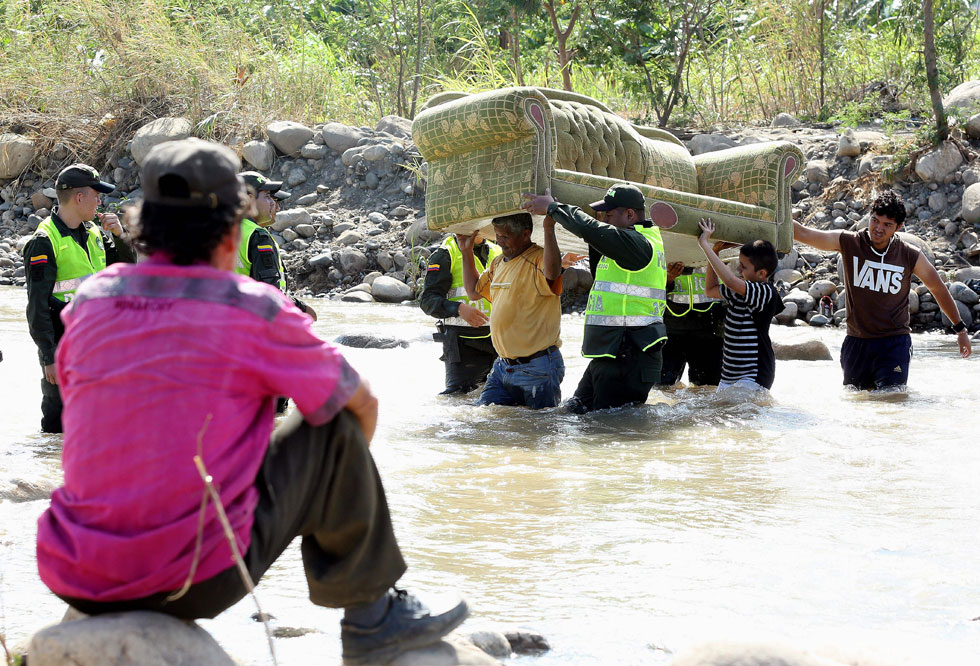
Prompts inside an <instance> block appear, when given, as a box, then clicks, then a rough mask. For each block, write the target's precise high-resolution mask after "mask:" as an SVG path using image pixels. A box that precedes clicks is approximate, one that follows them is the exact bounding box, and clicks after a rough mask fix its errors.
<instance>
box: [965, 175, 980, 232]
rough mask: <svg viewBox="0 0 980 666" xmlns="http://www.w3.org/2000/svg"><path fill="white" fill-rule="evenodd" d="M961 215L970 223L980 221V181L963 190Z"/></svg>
mask: <svg viewBox="0 0 980 666" xmlns="http://www.w3.org/2000/svg"><path fill="white" fill-rule="evenodd" d="M960 217H962V218H963V219H964V220H966V221H967V222H969V223H970V224H976V223H977V222H980V183H973V184H972V185H970V186H969V187H968V188H966V189H965V190H964V191H963V201H962V202H961V203H960Z"/></svg>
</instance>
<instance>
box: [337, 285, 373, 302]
mask: <svg viewBox="0 0 980 666" xmlns="http://www.w3.org/2000/svg"><path fill="white" fill-rule="evenodd" d="M340 300H342V301H344V302H345V303H374V297H372V296H371V294H370V293H369V292H366V291H364V290H363V289H356V288H355V289H351V290H350V291H347V292H345V293H344V295H343V296H341V297H340Z"/></svg>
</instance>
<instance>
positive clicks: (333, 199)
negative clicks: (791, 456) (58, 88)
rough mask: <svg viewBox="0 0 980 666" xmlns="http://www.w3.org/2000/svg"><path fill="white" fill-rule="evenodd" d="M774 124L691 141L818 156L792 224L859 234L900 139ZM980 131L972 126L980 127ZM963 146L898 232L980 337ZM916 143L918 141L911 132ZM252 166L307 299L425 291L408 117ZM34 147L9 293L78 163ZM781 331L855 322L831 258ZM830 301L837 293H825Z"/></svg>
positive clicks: (976, 143)
mask: <svg viewBox="0 0 980 666" xmlns="http://www.w3.org/2000/svg"><path fill="white" fill-rule="evenodd" d="M773 125H774V126H773V127H770V128H739V129H734V130H726V129H723V128H717V131H714V132H712V133H708V134H688V135H687V139H688V140H687V144H688V146H689V148H690V149H691V152H692V153H693V154H699V153H703V152H708V151H711V150H720V149H724V148H728V147H732V146H737V145H746V144H750V143H757V142H760V141H769V140H789V141H792V142H793V143H795V144H797V145H799V146H800V148H801V149H802V150H803V151H804V154H805V155H806V157H807V166H806V170H805V173H804V175H803V176H802V177H801V178H800V179H799V180H798V181H797V182H796V183H794V184H793V188H792V190H793V216H794V218H796V219H799V220H800V221H802V222H804V223H805V224H807V225H810V226H815V227H817V228H822V229H852V230H853V229H861V228H864V227H866V226H867V224H868V220H869V210H868V206H869V204H870V201H871V199H872V197H873V195H874V192H875V191H877V190H878V189H880V188H881V187H882V186H883V180H884V178H883V173H882V169H883V168H885V167H887V166H888V165H890V164H892V163H893V156H892V155H891V154H890V153H889V152H888V151H889V150H891V146H894V145H896V140H897V139H901V138H902V135H901V134H899V135H897V136H896V135H893V136H887V135H886V134H885V133H884V132H880V131H875V130H874V129H867V130H864V131H857V132H855V131H853V130H845V131H840V130H838V129H833V128H828V129H822V128H812V127H804V126H801V125H799V124H798V123H797V122H796V121H795V120H794V119H793V118H792V117H790V116H787V115H786V114H781V115H780V116H779V117H777V119H776V120H775V121H774V123H773ZM974 129H975V130H976V131H974ZM192 130H193V126H192V124H191V122H190V121H189V120H187V119H183V118H161V119H158V120H155V121H152V122H150V123H148V124H147V125H145V126H144V127H142V128H141V129H139V130H138V131H137V132H136V134H135V136H134V137H133V138H132V140H131V141H129V142H128V143H127V144H126V145H125V146H122V147H120V148H119V149H117V150H116V151H114V152H113V153H111V154H110V155H109V159H108V164H107V165H97V166H102V167H103V169H104V173H103V178H104V179H106V180H108V181H109V182H112V183H114V184H115V185H116V191H115V192H113V193H112V195H111V196H108V197H106V198H105V204H106V206H107V207H109V208H114V207H120V206H124V205H125V204H126V203H127V202H130V201H135V200H137V199H139V197H140V188H139V175H138V173H139V165H140V163H141V162H142V160H143V159H144V158H145V156H146V154H147V152H148V151H149V150H150V148H151V147H152V146H153V145H155V144H156V143H159V142H161V141H166V140H170V139H174V138H182V137H186V136H189V135H190V134H191V133H192ZM966 130H967V135H966V136H963V137H962V140H961V141H960V142H959V146H957V145H954V144H945V145H944V146H942V147H940V148H939V149H936V150H933V151H930V152H926V153H924V154H922V155H920V156H918V159H917V162H916V163H915V165H914V168H913V169H906V170H905V171H902V172H899V173H898V174H897V176H894V177H890V178H889V180H891V181H892V182H891V183H890V186H891V187H893V188H895V189H896V190H897V191H898V192H899V193H900V194H901V195H902V197H903V199H904V200H905V203H906V208H907V210H908V213H909V217H908V220H907V222H906V224H905V227H904V229H903V232H904V233H905V234H906V236H905V237H906V238H907V239H909V240H910V241H912V242H914V243H915V244H916V245H917V246H918V247H920V248H921V249H922V251H923V252H924V253H925V254H926V256H927V257H928V258H929V259H930V261H933V262H934V264H935V265H936V266H937V268H938V269H939V270H940V272H941V273H942V274H943V275H944V277H945V278H946V279H947V281H949V282H950V285H951V291H952V293H953V295H954V298H955V299H956V301H957V304H958V307H959V309H960V314H961V316H962V317H963V319H964V321H966V322H967V323H968V324H969V326H970V329H971V330H974V331H975V330H977V329H978V328H980V267H978V266H977V261H978V255H980V244H978V238H977V235H978V229H980V227H978V223H980V160H978V159H977V152H976V150H977V149H980V140H976V139H973V138H971V137H972V136H974V135H975V136H976V137H978V138H980V117H978V118H977V121H976V122H973V119H971V122H970V123H968V124H967V127H966ZM906 136H907V135H906ZM229 144H230V145H231V146H232V147H233V148H235V149H236V150H237V151H238V152H239V154H240V155H241V156H242V162H243V168H251V169H256V170H259V171H261V172H263V173H265V174H267V175H268V176H270V177H272V178H274V179H277V180H280V179H281V180H282V181H284V183H285V188H286V189H288V190H289V191H290V192H291V196H290V198H289V199H287V200H285V201H284V202H283V207H282V210H281V212H280V213H279V215H278V217H277V220H276V223H275V225H274V226H273V232H274V235H275V236H276V239H277V241H278V242H279V244H280V246H281V247H282V249H283V256H284V263H285V265H286V269H287V272H288V275H289V281H290V285H291V288H292V289H293V290H295V291H296V292H298V293H299V294H301V295H307V296H322V297H329V298H342V299H344V300H352V301H362V302H371V301H382V302H403V301H407V300H411V299H413V298H415V296H416V294H417V293H418V291H419V289H420V287H421V282H422V279H423V276H424V271H423V270H422V269H423V268H424V266H425V262H426V260H427V258H428V256H429V255H430V254H431V252H432V251H433V249H434V248H435V247H436V246H437V245H438V243H439V242H440V241H441V238H442V236H441V234H438V233H436V232H432V231H430V230H429V229H428V228H427V226H426V220H425V212H424V210H425V199H424V197H425V174H426V164H425V162H424V161H423V160H422V158H421V156H420V155H419V153H418V150H417V149H416V147H415V145H414V143H413V142H412V139H411V122H410V121H409V120H406V119H404V118H399V117H397V116H388V117H385V118H383V119H381V121H380V122H379V123H378V124H377V125H376V126H375V127H373V128H371V127H350V126H346V125H342V124H339V123H325V124H322V125H316V126H313V127H306V126H303V125H300V124H298V123H294V122H290V121H280V122H274V123H270V124H269V125H268V126H267V127H266V128H265V136H264V137H263V138H262V139H260V140H245V139H237V138H232V139H230V140H229ZM37 145H40V144H39V142H37V141H36V140H34V139H32V138H31V137H27V136H20V135H16V134H10V133H7V134H2V135H0V155H2V157H0V200H2V203H0V284H8V285H9V284H23V282H24V271H25V269H24V264H23V258H22V257H21V256H20V251H21V249H22V248H23V245H24V243H26V240H27V238H29V236H30V234H31V233H33V231H34V229H35V228H36V227H37V225H38V224H39V223H40V222H41V220H43V219H44V217H45V216H47V215H48V214H49V212H50V209H51V206H52V205H53V202H54V190H53V189H52V187H53V184H54V177H55V175H56V174H57V173H58V171H59V170H60V169H61V168H62V167H64V166H65V165H66V164H69V163H71V162H73V161H76V160H78V159H79V157H78V155H77V154H75V153H74V152H73V150H72V149H71V148H70V146H69V143H68V142H67V140H66V141H54V142H51V141H47V142H45V143H44V145H45V146H50V149H49V150H47V151H46V152H41V151H39V149H38V148H37ZM776 279H777V280H778V286H779V287H780V289H781V291H782V293H783V294H784V301H785V302H786V309H785V310H784V311H783V312H782V313H781V314H780V315H779V316H778V317H777V321H778V322H779V323H781V324H786V325H802V324H809V325H811V326H828V325H829V326H833V325H840V324H841V323H842V322H843V320H844V318H845V317H846V309H845V307H844V296H843V287H842V286H841V280H842V273H841V271H840V267H839V266H838V265H837V255H836V253H823V252H819V251H816V250H813V249H811V248H806V247H801V246H798V247H797V248H796V249H794V250H793V251H792V252H790V253H788V254H787V255H785V256H784V257H783V258H782V259H781V261H780V270H779V272H778V273H777V275H776ZM565 281H566V298H565V299H564V303H565V306H566V309H576V308H579V307H581V306H582V304H583V302H584V298H583V296H584V294H585V293H586V292H587V291H588V288H589V286H590V285H591V276H590V275H589V272H588V270H587V269H586V268H585V267H583V266H578V267H575V268H573V269H572V270H571V271H570V272H569V273H568V274H567V275H566V280H565ZM825 297H828V298H825ZM910 308H911V312H912V315H913V317H912V319H913V326H914V328H915V329H916V330H933V329H942V328H943V327H944V325H945V324H947V323H948V322H946V321H944V317H943V315H942V314H941V312H939V308H938V305H937V304H936V303H935V301H934V299H933V298H932V296H931V294H929V293H928V290H926V289H925V287H923V286H921V285H918V284H917V286H916V288H915V289H914V291H913V293H912V294H911V295H910Z"/></svg>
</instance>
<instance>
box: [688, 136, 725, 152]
mask: <svg viewBox="0 0 980 666" xmlns="http://www.w3.org/2000/svg"><path fill="white" fill-rule="evenodd" d="M735 146H736V143H735V142H734V141H732V140H731V139H729V138H728V137H727V136H725V135H723V134H695V135H694V137H693V138H692V139H691V140H690V141H688V142H687V147H688V148H689V149H690V151H691V154H692V155H703V154H704V153H712V152H714V151H716V150H725V149H726V148H734V147H735Z"/></svg>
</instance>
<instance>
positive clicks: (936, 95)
mask: <svg viewBox="0 0 980 666" xmlns="http://www.w3.org/2000/svg"><path fill="white" fill-rule="evenodd" d="M922 47H923V52H924V55H925V60H926V81H928V83H929V97H930V98H931V99H932V112H933V114H934V115H935V116H936V143H937V144H938V143H941V142H943V141H945V140H946V139H947V138H949V123H947V122H946V110H945V109H944V108H943V96H942V93H940V92H939V69H938V67H937V66H936V28H935V25H934V22H933V12H932V0H922Z"/></svg>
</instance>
